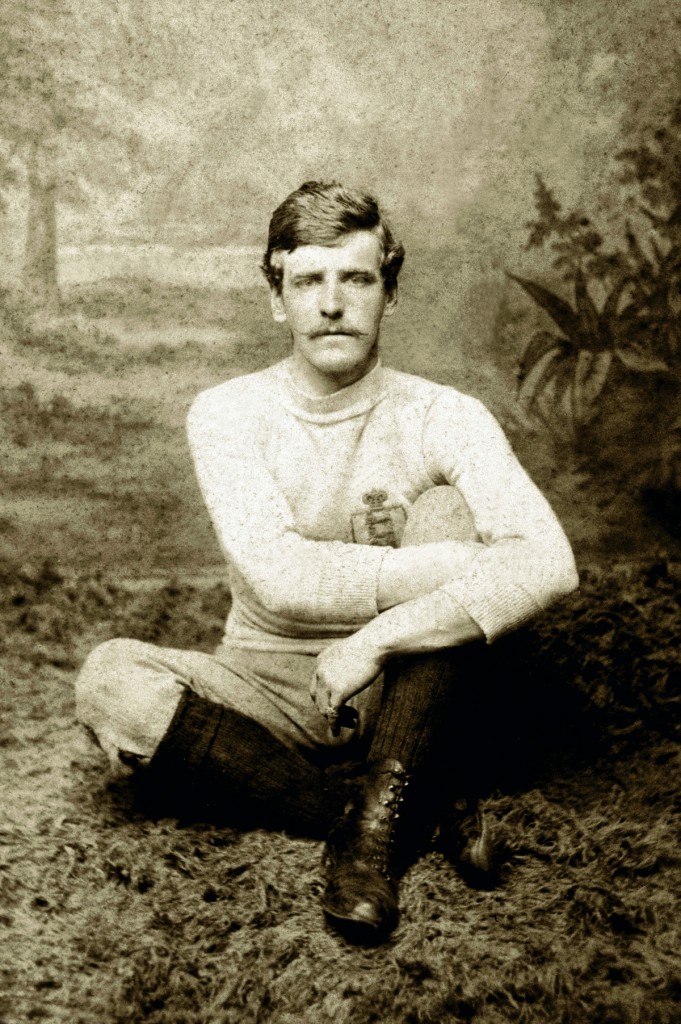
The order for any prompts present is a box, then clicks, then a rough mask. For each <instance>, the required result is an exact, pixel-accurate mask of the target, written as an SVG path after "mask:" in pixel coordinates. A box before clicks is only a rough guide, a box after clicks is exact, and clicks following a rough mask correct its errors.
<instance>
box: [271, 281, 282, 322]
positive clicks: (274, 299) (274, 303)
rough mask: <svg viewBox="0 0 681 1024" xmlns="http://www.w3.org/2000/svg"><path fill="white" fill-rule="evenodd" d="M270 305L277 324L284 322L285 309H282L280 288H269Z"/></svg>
mask: <svg viewBox="0 0 681 1024" xmlns="http://www.w3.org/2000/svg"><path fill="white" fill-rule="evenodd" d="M270 305H271V307H272V316H273V317H274V319H275V320H276V322H277V323H278V324H285V323H286V310H285V309H284V301H283V299H282V297H281V290H279V291H277V289H276V288H270Z"/></svg>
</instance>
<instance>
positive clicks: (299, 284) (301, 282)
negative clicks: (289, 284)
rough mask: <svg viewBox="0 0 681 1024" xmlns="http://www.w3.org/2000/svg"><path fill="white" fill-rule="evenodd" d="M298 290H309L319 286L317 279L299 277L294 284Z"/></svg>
mask: <svg viewBox="0 0 681 1024" xmlns="http://www.w3.org/2000/svg"><path fill="white" fill-rule="evenodd" d="M293 283H294V285H295V287H296V288H309V287H311V285H313V284H318V283H319V282H318V279H317V278H316V277H297V278H296V279H295V281H294V282H293Z"/></svg>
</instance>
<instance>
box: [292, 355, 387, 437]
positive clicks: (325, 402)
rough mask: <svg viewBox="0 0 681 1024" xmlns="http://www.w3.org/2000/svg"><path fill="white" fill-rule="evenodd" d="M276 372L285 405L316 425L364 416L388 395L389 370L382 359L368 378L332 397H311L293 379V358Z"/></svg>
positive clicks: (368, 374) (342, 389)
mask: <svg viewBox="0 0 681 1024" xmlns="http://www.w3.org/2000/svg"><path fill="white" fill-rule="evenodd" d="M275 369H276V370H277V371H278V373H277V376H278V379H279V383H280V385H281V388H280V392H281V400H282V404H283V405H284V406H285V407H286V408H287V409H288V410H289V412H292V413H293V414H294V416H297V417H298V418H299V419H305V420H311V421H312V422H315V423H332V422H334V421H337V420H344V419H351V418H352V417H353V416H360V415H362V414H363V413H365V412H367V411H368V410H369V409H371V408H372V407H373V406H374V405H376V404H377V402H379V401H380V400H381V398H382V397H383V395H384V394H385V370H384V368H383V366H382V365H381V361H380V359H379V361H378V362H377V363H376V365H375V366H374V367H373V368H372V369H371V370H370V371H369V372H368V373H367V374H365V375H364V377H360V379H359V380H356V381H355V383H354V384H350V385H349V386H348V387H346V388H341V389H340V391H334V392H333V394H331V395H308V394H306V393H305V392H304V391H301V389H300V388H299V387H298V385H297V384H296V383H295V382H294V380H293V377H292V376H291V371H290V359H284V360H283V361H282V362H281V363H278V364H277V366H276V367H275Z"/></svg>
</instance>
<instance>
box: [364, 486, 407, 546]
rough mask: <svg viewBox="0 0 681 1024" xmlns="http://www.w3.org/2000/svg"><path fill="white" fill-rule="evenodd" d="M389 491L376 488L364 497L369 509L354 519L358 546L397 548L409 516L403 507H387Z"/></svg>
mask: <svg viewBox="0 0 681 1024" xmlns="http://www.w3.org/2000/svg"><path fill="white" fill-rule="evenodd" d="M387 500H388V493H387V491H383V490H380V489H379V488H376V489H375V490H373V491H367V492H366V494H363V495H362V501H363V503H364V504H365V505H367V506H368V507H367V508H366V509H365V510H364V511H363V512H356V513H355V514H354V515H353V517H352V533H353V536H354V538H355V542H356V543H357V544H372V545H374V546H379V547H389V548H396V547H397V546H398V544H399V538H400V537H401V536H402V531H403V530H404V524H405V522H406V519H407V516H406V513H405V511H404V509H403V508H402V506H401V505H386V502H387Z"/></svg>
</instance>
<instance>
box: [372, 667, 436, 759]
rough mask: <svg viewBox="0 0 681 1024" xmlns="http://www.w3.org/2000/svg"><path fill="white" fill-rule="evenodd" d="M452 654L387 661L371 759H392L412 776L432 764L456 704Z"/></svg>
mask: <svg viewBox="0 0 681 1024" xmlns="http://www.w3.org/2000/svg"><path fill="white" fill-rule="evenodd" d="M453 655H454V657H455V656H456V652H452V651H449V650H446V651H438V652H436V653H435V654H417V655H409V656H407V657H404V658H397V659H394V660H393V661H392V662H389V663H388V665H387V666H386V670H385V675H384V679H385V682H384V687H383V698H382V702H381V711H380V713H379V717H378V721H377V723H376V729H375V732H374V737H373V740H372V743H371V748H370V751H369V759H370V760H371V761H376V760H380V759H383V758H394V759H395V760H397V761H399V762H400V763H401V764H402V765H403V766H404V767H405V768H406V769H407V771H409V772H410V773H416V772H418V771H419V770H420V769H422V768H423V767H424V766H425V764H426V763H427V762H429V761H432V760H433V758H434V757H435V754H436V746H437V745H438V741H439V740H440V739H441V737H442V736H443V735H444V734H445V733H446V731H447V727H448V722H449V719H450V717H451V714H452V708H453V705H454V703H455V686H456V679H455V669H454V658H453ZM438 753H439V751H438Z"/></svg>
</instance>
